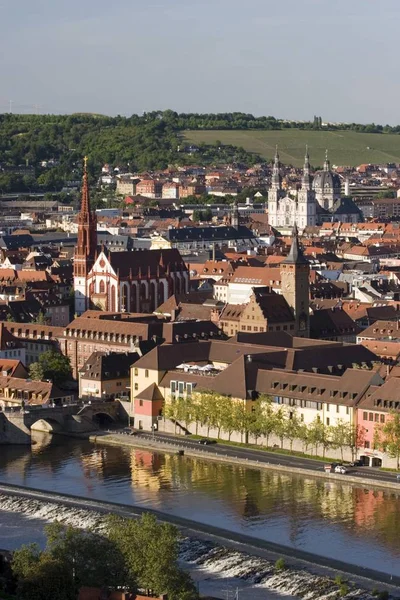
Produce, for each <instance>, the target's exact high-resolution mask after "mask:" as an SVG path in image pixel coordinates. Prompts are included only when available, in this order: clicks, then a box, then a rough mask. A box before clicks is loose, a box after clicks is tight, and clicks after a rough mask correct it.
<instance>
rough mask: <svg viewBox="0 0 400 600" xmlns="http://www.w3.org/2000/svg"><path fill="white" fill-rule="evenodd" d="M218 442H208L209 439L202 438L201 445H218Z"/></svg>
mask: <svg viewBox="0 0 400 600" xmlns="http://www.w3.org/2000/svg"><path fill="white" fill-rule="evenodd" d="M216 443H217V442H216V441H215V440H208V439H207V438H201V440H199V444H202V445H203V446H209V445H210V444H216Z"/></svg>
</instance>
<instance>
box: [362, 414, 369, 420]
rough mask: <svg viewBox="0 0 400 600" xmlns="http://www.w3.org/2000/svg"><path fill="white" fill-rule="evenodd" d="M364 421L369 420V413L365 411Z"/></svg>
mask: <svg viewBox="0 0 400 600" xmlns="http://www.w3.org/2000/svg"><path fill="white" fill-rule="evenodd" d="M363 421H368V413H367V412H363Z"/></svg>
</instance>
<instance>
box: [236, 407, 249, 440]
mask: <svg viewBox="0 0 400 600" xmlns="http://www.w3.org/2000/svg"><path fill="white" fill-rule="evenodd" d="M233 414H234V419H235V423H236V426H235V430H236V431H238V432H239V433H240V435H241V442H242V443H245V444H247V443H248V439H247V436H248V432H249V423H250V420H251V413H250V412H249V411H248V410H247V406H246V402H243V401H238V402H234V403H233Z"/></svg>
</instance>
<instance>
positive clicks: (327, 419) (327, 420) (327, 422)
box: [326, 417, 330, 427]
mask: <svg viewBox="0 0 400 600" xmlns="http://www.w3.org/2000/svg"><path fill="white" fill-rule="evenodd" d="M329 423H330V420H329V417H327V418H326V424H327V426H328V427H329Z"/></svg>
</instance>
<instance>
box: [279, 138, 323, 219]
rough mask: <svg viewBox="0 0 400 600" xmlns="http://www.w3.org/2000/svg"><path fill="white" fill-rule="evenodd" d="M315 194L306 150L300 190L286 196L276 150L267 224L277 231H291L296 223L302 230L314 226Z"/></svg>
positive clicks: (315, 213) (315, 212) (315, 211)
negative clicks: (295, 193)
mask: <svg viewBox="0 0 400 600" xmlns="http://www.w3.org/2000/svg"><path fill="white" fill-rule="evenodd" d="M316 215H317V209H316V199H315V192H314V190H313V187H312V178H311V173H310V158H309V155H308V148H307V149H306V155H305V159H304V168H303V177H302V184H301V189H300V190H299V192H298V193H297V197H296V196H295V195H286V194H285V192H284V190H283V189H282V175H281V165H280V162H279V154H278V149H276V152H275V161H274V166H273V170H272V177H271V187H270V190H269V192H268V216H269V224H270V225H272V227H276V228H277V229H291V228H292V227H293V226H294V225H295V224H296V223H298V224H299V225H300V227H301V229H302V230H303V229H304V228H305V227H307V225H315V224H316V219H317V216H316Z"/></svg>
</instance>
